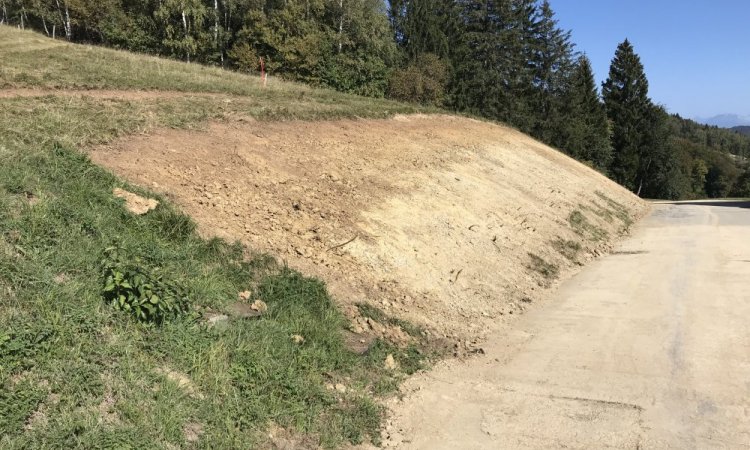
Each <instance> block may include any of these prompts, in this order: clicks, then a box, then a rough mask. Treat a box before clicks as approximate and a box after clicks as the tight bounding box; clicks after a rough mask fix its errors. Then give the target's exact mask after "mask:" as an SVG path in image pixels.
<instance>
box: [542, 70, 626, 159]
mask: <svg viewBox="0 0 750 450" xmlns="http://www.w3.org/2000/svg"><path fill="white" fill-rule="evenodd" d="M563 99H564V100H563V105H562V108H561V113H562V116H563V120H562V126H560V127H558V130H557V133H556V134H555V135H554V136H552V138H551V141H552V143H553V145H555V146H557V147H559V148H561V149H563V150H564V151H566V152H567V153H568V154H570V155H571V156H572V157H574V158H576V159H578V160H580V161H584V162H587V163H590V164H591V165H592V166H594V167H596V168H597V169H599V170H601V171H603V172H605V173H606V172H607V170H608V169H609V165H610V163H611V161H612V143H611V140H610V124H609V120H608V119H607V112H606V109H605V107H604V104H603V103H602V101H601V99H600V98H599V92H598V91H597V88H596V82H595V80H594V72H593V70H592V68H591V62H590V61H589V59H588V58H587V57H586V56H582V57H580V58H579V60H578V62H577V64H576V65H575V68H574V69H573V72H572V75H571V77H570V78H569V80H568V86H567V89H566V91H565V93H564V95H563Z"/></svg>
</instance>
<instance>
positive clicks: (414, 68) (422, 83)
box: [388, 53, 448, 106]
mask: <svg viewBox="0 0 750 450" xmlns="http://www.w3.org/2000/svg"><path fill="white" fill-rule="evenodd" d="M447 83H448V65H447V64H446V63H445V62H444V61H442V60H441V59H440V58H438V57H437V56H436V55H433V54H429V53H428V54H425V55H422V56H420V57H419V58H417V60H416V61H415V62H413V63H412V64H410V65H409V66H407V67H406V68H404V69H400V70H396V71H394V72H393V74H392V75H391V78H390V86H389V89H388V95H389V97H390V98H393V99H396V100H401V101H405V102H411V103H419V104H422V105H433V106H440V105H442V103H443V100H444V98H445V86H446V84H447Z"/></svg>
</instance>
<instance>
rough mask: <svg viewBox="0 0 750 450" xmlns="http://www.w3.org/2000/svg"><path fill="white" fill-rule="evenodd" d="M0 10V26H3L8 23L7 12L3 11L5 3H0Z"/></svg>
mask: <svg viewBox="0 0 750 450" xmlns="http://www.w3.org/2000/svg"><path fill="white" fill-rule="evenodd" d="M0 9H1V10H2V13H3V17H0V25H3V24H4V23H5V22H7V21H8V10H7V9H5V2H4V1H0Z"/></svg>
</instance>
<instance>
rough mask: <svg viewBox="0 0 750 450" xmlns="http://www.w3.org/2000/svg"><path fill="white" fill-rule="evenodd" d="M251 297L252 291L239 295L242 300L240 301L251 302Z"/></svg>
mask: <svg viewBox="0 0 750 450" xmlns="http://www.w3.org/2000/svg"><path fill="white" fill-rule="evenodd" d="M251 295H252V293H251V292H250V291H243V292H240V293H239V294H238V297H239V298H240V300H244V301H248V300H250V296H251Z"/></svg>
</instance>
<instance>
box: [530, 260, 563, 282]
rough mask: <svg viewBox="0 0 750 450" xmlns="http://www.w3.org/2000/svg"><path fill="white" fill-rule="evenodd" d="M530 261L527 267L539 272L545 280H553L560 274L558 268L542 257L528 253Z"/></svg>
mask: <svg viewBox="0 0 750 450" xmlns="http://www.w3.org/2000/svg"><path fill="white" fill-rule="evenodd" d="M529 258H530V263H529V265H528V268H529V269H531V270H533V271H534V272H537V273H539V274H541V275H542V276H543V277H544V279H545V280H548V281H549V280H554V279H556V278H557V277H558V276H559V275H560V268H559V267H558V266H557V265H555V264H552V263H549V262H547V261H545V260H544V258H542V257H540V256H538V255H535V254H533V253H529Z"/></svg>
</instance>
